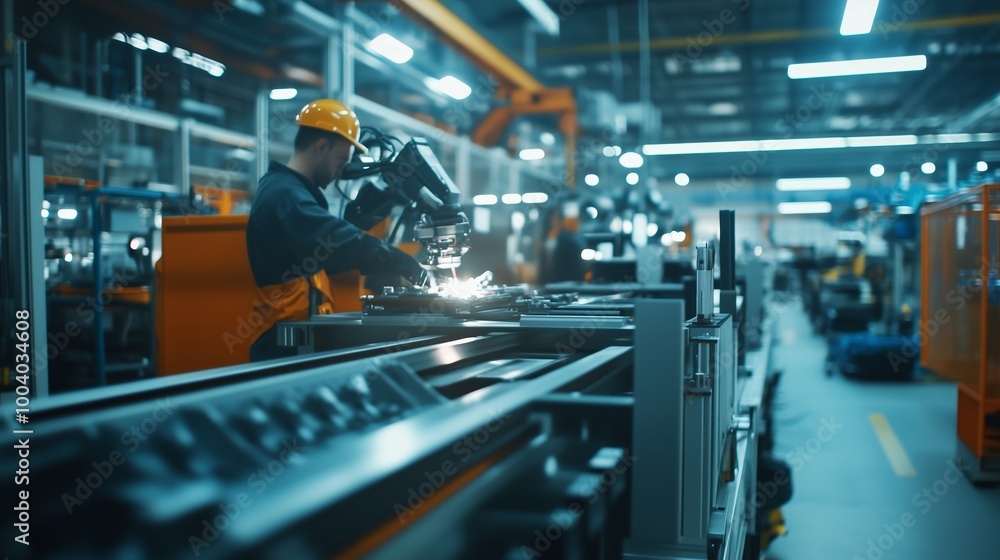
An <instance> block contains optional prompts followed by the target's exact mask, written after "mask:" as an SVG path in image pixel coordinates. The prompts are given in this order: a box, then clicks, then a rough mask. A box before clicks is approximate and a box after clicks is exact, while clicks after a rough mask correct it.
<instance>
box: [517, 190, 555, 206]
mask: <svg viewBox="0 0 1000 560" xmlns="http://www.w3.org/2000/svg"><path fill="white" fill-rule="evenodd" d="M548 200H549V195H547V194H545V193H543V192H529V193H524V194H523V195H522V196H521V202H523V203H525V204H545V203H546V202H548Z"/></svg>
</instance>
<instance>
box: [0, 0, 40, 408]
mask: <svg viewBox="0 0 1000 560" xmlns="http://www.w3.org/2000/svg"><path fill="white" fill-rule="evenodd" d="M4 9H5V11H9V10H10V9H12V7H11V6H10V5H9V4H8V3H6V2H5V3H4ZM4 39H5V40H4V47H3V52H2V57H0V71H2V74H0V80H2V84H0V95H2V96H3V103H2V105H3V114H2V115H0V124H2V127H0V151H2V152H3V153H4V154H5V156H6V157H5V158H4V161H3V163H2V165H3V167H2V169H3V173H2V177H0V181H2V183H3V188H2V189H0V210H2V212H3V215H2V217H0V226H2V228H0V229H2V232H3V238H2V239H0V244H2V248H0V251H2V255H0V257H2V259H0V260H2V263H3V268H4V270H3V276H4V281H5V283H6V287H5V290H4V292H5V293H4V294H3V301H2V305H0V313H3V319H2V321H3V324H4V325H6V328H7V329H11V330H10V331H9V332H5V333H4V336H3V337H0V339H2V340H5V341H6V340H7V337H8V336H10V335H13V328H14V319H13V318H14V313H15V311H17V310H21V309H26V310H28V311H29V314H30V321H31V327H30V330H29V332H30V340H31V344H32V345H33V348H32V350H31V352H32V353H31V356H32V358H33V359H32V362H33V363H32V368H31V369H32V375H31V377H30V387H31V390H32V394H33V395H35V396H39V397H44V396H47V395H48V391H49V385H48V370H47V364H48V359H47V357H48V356H47V353H48V344H47V338H46V321H45V311H44V310H45V305H44V298H45V289H44V280H43V271H42V267H43V264H42V256H43V254H44V250H43V245H44V237H43V236H42V235H40V233H41V231H40V230H41V226H42V222H41V215H40V212H41V208H42V200H41V188H42V177H41V175H40V174H38V173H37V171H38V167H39V166H38V165H37V162H31V161H29V157H28V152H27V146H28V144H27V123H26V116H25V115H26V106H27V102H26V100H25V96H24V83H25V72H26V60H27V54H26V45H25V44H24V42H23V41H21V40H20V39H17V38H15V37H13V36H12V35H10V36H5V38H4ZM7 347H8V348H12V347H13V343H11V344H9V345H8V346H7ZM11 367H13V364H11Z"/></svg>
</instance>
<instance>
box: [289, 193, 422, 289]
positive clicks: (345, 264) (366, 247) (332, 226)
mask: <svg viewBox="0 0 1000 560" xmlns="http://www.w3.org/2000/svg"><path fill="white" fill-rule="evenodd" d="M276 198H277V197H276ZM274 203H275V206H274V208H275V213H276V223H277V231H275V232H274V233H275V235H277V236H279V238H280V239H282V240H284V243H283V245H286V246H287V247H288V250H289V251H290V252H291V255H290V256H292V257H293V261H294V262H297V263H298V262H305V261H306V260H307V259H315V260H316V261H317V262H318V263H319V265H320V266H321V267H323V269H324V270H326V272H327V273H328V274H337V273H340V272H344V271H348V270H360V271H361V273H362V274H375V273H379V274H399V275H403V276H406V277H408V278H411V277H412V276H413V273H414V268H416V269H417V270H419V268H420V267H419V265H418V264H417V263H416V261H414V260H413V259H412V257H409V255H406V254H405V253H402V252H401V251H398V250H396V249H395V248H392V247H389V246H388V245H387V244H386V243H384V242H383V241H381V240H380V239H377V238H375V237H372V236H371V235H368V234H366V233H365V232H363V231H361V230H360V229H358V228H357V227H355V226H354V225H352V224H350V223H348V222H347V221H345V220H342V219H340V218H337V217H336V216H334V215H332V214H330V212H329V211H328V210H326V209H325V208H323V207H322V206H320V205H319V204H317V203H316V201H315V200H313V199H312V198H311V196H309V195H308V193H305V192H303V193H302V195H300V196H294V197H288V196H286V197H280V198H278V200H275V201H274ZM404 257H405V258H404Z"/></svg>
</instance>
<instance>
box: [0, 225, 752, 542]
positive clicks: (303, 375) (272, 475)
mask: <svg viewBox="0 0 1000 560" xmlns="http://www.w3.org/2000/svg"><path fill="white" fill-rule="evenodd" d="M697 256H698V266H697V273H698V276H699V278H698V285H697V293H696V294H694V295H695V297H694V302H695V303H694V306H693V307H694V309H693V310H692V309H690V305H689V306H688V307H689V309H688V310H687V311H686V309H685V303H684V297H683V296H684V294H683V293H682V290H680V289H679V288H677V287H659V288H653V289H643V288H641V287H638V286H618V287H617V288H618V289H617V291H616V290H609V291H608V292H609V293H604V294H596V295H586V294H581V293H573V292H568V291H559V290H557V291H554V292H548V293H537V292H533V291H529V290H527V289H526V288H523V287H497V286H480V291H479V294H478V295H477V296H476V297H464V298H463V297H456V298H451V299H449V298H446V297H442V296H441V295H440V294H439V295H437V296H433V295H431V294H427V293H423V292H420V291H417V290H411V291H397V290H392V291H386V292H385V293H383V294H381V295H379V296H377V297H373V298H370V299H369V300H367V301H366V302H365V311H364V312H363V313H361V314H357V315H348V316H344V317H337V316H333V317H329V316H328V317H316V318H314V319H313V320H310V321H307V322H304V323H297V324H287V325H285V326H284V328H283V331H282V332H283V336H282V338H283V340H284V341H285V343H286V344H289V345H295V346H298V347H299V348H300V349H301V350H302V351H303V354H302V355H300V356H298V357H295V358H289V359H284V360H275V361H271V362H263V363H257V364H251V365H245V366H236V367H229V368H223V369H217V370H211V371H206V372H201V373H194V374H187V375H182V376H174V377H169V378H161V379H156V380H148V381H140V382H137V383H133V384H130V385H128V386H118V387H107V388H100V389H94V390H90V391H83V392H78V393H75V394H69V395H63V396H58V397H54V398H52V399H50V400H49V401H48V404H47V405H46V406H45V407H44V408H41V409H38V410H33V416H32V426H33V430H34V434H33V435H32V436H31V439H32V455H33V460H32V463H31V474H30V476H31V483H32V484H31V486H30V488H31V497H32V502H31V514H30V515H31V524H32V529H34V530H33V531H32V541H33V544H34V547H33V548H34V551H35V553H36V554H39V557H45V558H102V559H117V558H123V559H124V558H129V559H131V558H186V557H197V558H241V559H242V558H362V557H364V558H380V559H399V558H440V559H450V558H453V559H465V558H499V559H505V560H506V559H513V558H564V559H579V558H594V559H604V558H634V559H639V558H645V559H668V558H672V559H739V558H748V559H749V558H758V557H759V555H760V536H761V535H760V524H759V523H758V518H759V517H760V516H762V515H765V514H766V513H767V511H766V508H765V509H761V502H760V501H759V500H758V499H757V496H756V494H755V492H756V486H757V484H756V482H757V453H758V435H759V431H760V430H761V425H762V414H763V410H762V406H763V403H764V402H765V401H764V399H763V392H764V390H765V386H766V383H765V379H766V377H767V368H768V363H767V361H768V344H767V343H765V344H763V345H762V348H761V349H760V350H754V351H750V352H747V353H745V355H744V358H745V360H743V362H744V363H745V365H744V366H739V365H738V364H739V362H740V361H741V360H740V359H739V356H740V355H741V354H743V352H741V350H740V348H739V347H738V342H737V340H738V337H737V327H736V324H735V323H736V322H737V319H739V318H740V317H741V316H740V314H739V311H740V309H742V308H743V307H744V305H742V304H743V302H744V301H745V298H740V299H737V298H736V297H735V293H728V292H733V289H732V285H728V286H727V285H726V282H725V277H726V275H727V271H726V270H725V269H726V267H727V266H728V267H731V266H732V262H734V261H732V255H731V254H726V251H725V244H723V254H722V261H723V264H724V266H723V286H722V287H723V288H724V289H723V290H722V291H721V292H722V293H721V296H720V297H719V298H718V299H719V301H720V303H719V308H720V309H721V311H724V312H717V311H716V303H715V302H716V297H715V296H717V295H718V291H717V290H715V289H714V282H713V269H714V264H715V263H714V260H715V259H714V257H715V253H714V251H713V249H712V248H711V247H710V246H707V245H705V246H701V247H699V248H698V255H697ZM727 262H728V264H727ZM730 270H731V269H730ZM725 288H728V289H725ZM765 338H767V335H766V333H765ZM3 418H11V419H12V418H14V414H13V412H12V411H11V413H10V414H4V415H3ZM5 422H9V421H8V420H5ZM9 427H10V428H11V429H14V427H13V426H9ZM5 432H6V433H7V434H10V433H11V430H10V429H8V430H6V431H5ZM4 437H5V441H4V443H3V444H4V445H15V444H16V442H12V441H7V439H9V436H4ZM16 530H17V528H16V527H5V528H4V531H7V532H9V531H16ZM15 557H16V556H15Z"/></svg>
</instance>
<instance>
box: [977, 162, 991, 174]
mask: <svg viewBox="0 0 1000 560" xmlns="http://www.w3.org/2000/svg"><path fill="white" fill-rule="evenodd" d="M989 170H990V166H989V164H988V163H986V162H985V161H980V162H978V163H976V171H979V172H980V173H985V172H987V171H989Z"/></svg>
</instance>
